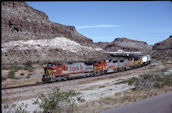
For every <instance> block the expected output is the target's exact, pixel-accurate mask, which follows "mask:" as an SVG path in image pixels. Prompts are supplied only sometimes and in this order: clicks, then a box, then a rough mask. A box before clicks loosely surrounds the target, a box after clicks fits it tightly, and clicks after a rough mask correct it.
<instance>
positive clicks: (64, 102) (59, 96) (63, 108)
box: [33, 88, 84, 113]
mask: <svg viewBox="0 0 172 113" xmlns="http://www.w3.org/2000/svg"><path fill="white" fill-rule="evenodd" d="M76 102H84V99H82V97H81V96H80V93H76V92H75V91H73V90H70V91H67V92H60V89H59V88H55V89H53V90H52V93H49V94H41V95H39V97H38V98H37V99H36V100H35V101H34V102H33V104H38V105H39V107H40V108H42V109H43V112H44V113H61V112H63V113H64V112H67V113H72V112H73V110H74V107H75V106H76Z"/></svg>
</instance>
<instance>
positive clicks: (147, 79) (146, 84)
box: [125, 73, 172, 89]
mask: <svg viewBox="0 0 172 113" xmlns="http://www.w3.org/2000/svg"><path fill="white" fill-rule="evenodd" d="M125 82H127V83H128V84H129V85H135V87H136V88H134V89H143V88H162V87H164V86H172V75H171V74H170V75H164V74H163V73H159V74H153V75H150V74H145V75H142V76H140V78H131V79H129V80H127V81H125Z"/></svg>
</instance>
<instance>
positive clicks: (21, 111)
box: [4, 102, 30, 113]
mask: <svg viewBox="0 0 172 113" xmlns="http://www.w3.org/2000/svg"><path fill="white" fill-rule="evenodd" d="M27 106H28V104H24V103H23V102H22V104H20V105H16V104H15V103H12V104H11V105H8V104H6V105H4V108H5V109H6V112H7V113H30V112H29V111H27V110H26V108H27Z"/></svg>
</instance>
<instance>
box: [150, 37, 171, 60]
mask: <svg viewBox="0 0 172 113" xmlns="http://www.w3.org/2000/svg"><path fill="white" fill-rule="evenodd" d="M152 56H154V57H172V35H170V36H169V37H168V38H167V39H166V40H164V41H162V42H159V43H156V44H155V45H154V46H153V51H152Z"/></svg>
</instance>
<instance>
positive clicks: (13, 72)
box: [7, 70, 15, 79]
mask: <svg viewBox="0 0 172 113" xmlns="http://www.w3.org/2000/svg"><path fill="white" fill-rule="evenodd" d="M7 78H11V79H15V70H10V71H9V72H8V75H7Z"/></svg>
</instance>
